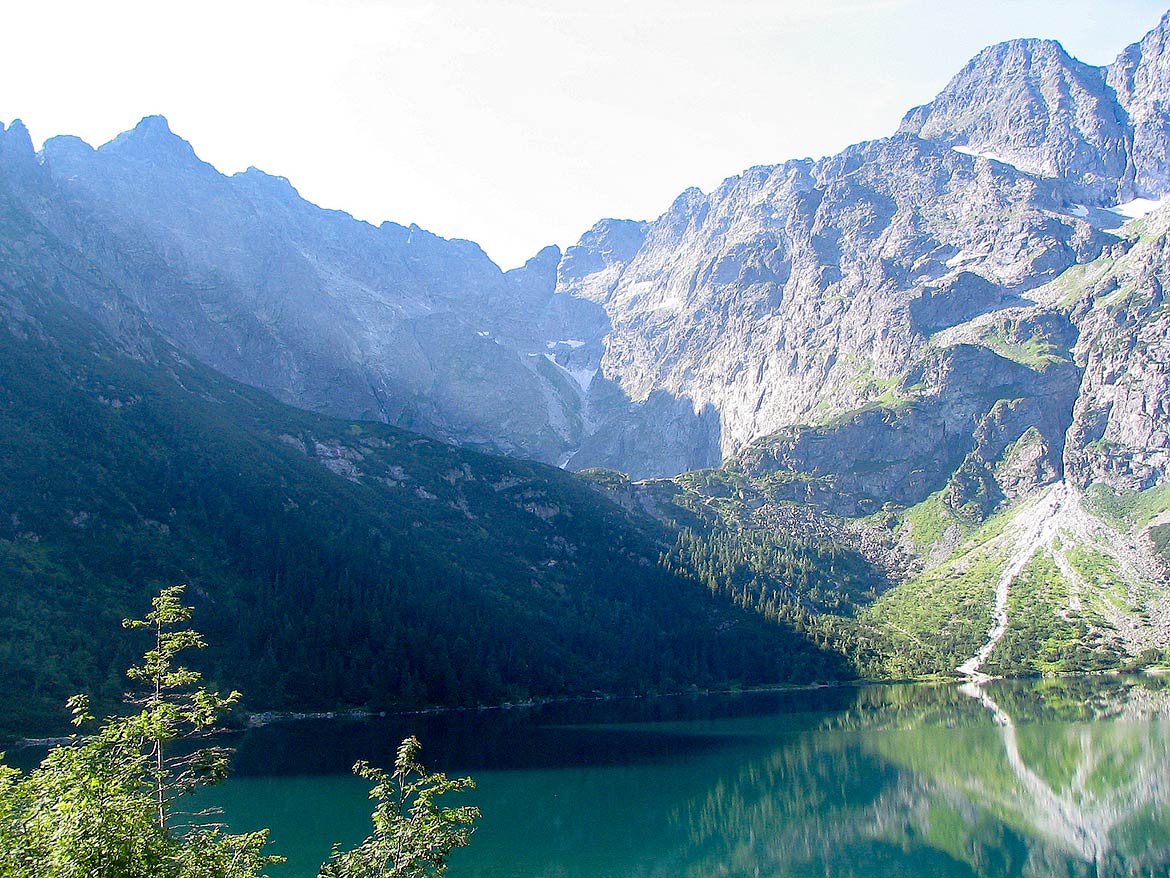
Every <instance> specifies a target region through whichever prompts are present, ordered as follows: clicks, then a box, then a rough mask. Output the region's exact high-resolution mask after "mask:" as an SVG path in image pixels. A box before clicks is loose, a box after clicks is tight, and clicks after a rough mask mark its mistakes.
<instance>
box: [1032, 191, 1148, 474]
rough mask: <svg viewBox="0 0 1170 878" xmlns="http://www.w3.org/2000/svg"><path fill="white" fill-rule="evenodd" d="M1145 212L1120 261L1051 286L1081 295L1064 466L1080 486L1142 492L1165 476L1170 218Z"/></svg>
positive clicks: (1104, 262)
mask: <svg viewBox="0 0 1170 878" xmlns="http://www.w3.org/2000/svg"><path fill="white" fill-rule="evenodd" d="M1168 213H1170V212H1168V211H1167V210H1166V209H1163V210H1160V211H1158V212H1157V213H1156V214H1152V215H1151V216H1150V217H1149V218H1148V219H1147V221H1146V223H1145V228H1144V234H1143V235H1142V237H1141V238H1140V239H1138V240H1137V241H1136V243H1134V244H1133V246H1132V248H1131V249H1129V250H1128V252H1125V253H1124V255H1120V256H1117V257H1116V258H1115V257H1114V256H1113V255H1111V256H1109V257H1106V258H1103V259H1101V260H1099V261H1098V262H1097V263H1095V264H1093V265H1091V266H1088V267H1087V269H1086V270H1085V271H1084V272H1080V273H1078V274H1079V276H1078V277H1076V278H1070V279H1069V280H1068V282H1066V283H1065V284H1062V285H1053V286H1054V288H1053V289H1052V290H1051V294H1052V296H1053V297H1055V296H1064V297H1066V298H1068V297H1073V296H1075V297H1078V298H1077V299H1076V306H1075V312H1074V313H1075V314H1076V316H1077V318H1078V322H1079V324H1080V337H1079V339H1078V341H1077V344H1076V348H1075V355H1076V359H1077V362H1078V363H1080V364H1082V366H1083V370H1084V378H1083V381H1082V384H1081V388H1080V393H1079V395H1078V398H1077V401H1076V408H1075V411H1074V421H1073V425H1072V429H1071V430H1070V431H1069V435H1068V447H1067V449H1066V452H1065V468H1066V471H1067V473H1068V476H1069V478H1070V479H1072V480H1074V481H1076V482H1077V483H1079V484H1081V485H1088V484H1091V483H1093V482H1106V483H1108V484H1110V485H1112V486H1113V487H1114V488H1121V489H1131V490H1141V489H1145V488H1149V487H1152V486H1154V485H1156V484H1162V483H1165V482H1166V481H1167V480H1168V479H1170V308H1168V307H1167V303H1166V301H1165V289H1166V286H1167V284H1170V262H1168V260H1170V236H1168V233H1170V215H1167V214H1168Z"/></svg>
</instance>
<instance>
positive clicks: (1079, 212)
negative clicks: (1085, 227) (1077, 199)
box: [1069, 204, 1089, 219]
mask: <svg viewBox="0 0 1170 878" xmlns="http://www.w3.org/2000/svg"><path fill="white" fill-rule="evenodd" d="M1069 213H1071V214H1072V215H1073V216H1075V217H1080V218H1081V219H1088V217H1089V208H1087V207H1085V206H1084V205H1083V204H1074V205H1073V206H1072V209H1071V210H1069Z"/></svg>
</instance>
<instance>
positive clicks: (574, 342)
mask: <svg viewBox="0 0 1170 878" xmlns="http://www.w3.org/2000/svg"><path fill="white" fill-rule="evenodd" d="M560 344H567V345H568V346H569V347H571V348H573V349H574V350H576V349H577V348H579V347H583V346H584V344H585V342H583V341H581V339H579V338H562V339H560V340H559V341H550V342H546V343H545V347H546V348H548V349H549V350H550V351H551V350H552V349H553V348H555V347H556V346H557V345H560Z"/></svg>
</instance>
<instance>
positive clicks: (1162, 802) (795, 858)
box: [676, 680, 1170, 878]
mask: <svg viewBox="0 0 1170 878" xmlns="http://www.w3.org/2000/svg"><path fill="white" fill-rule="evenodd" d="M823 732H824V734H818V735H810V736H804V737H801V738H798V739H797V740H795V741H787V742H784V743H783V744H780V745H779V746H776V747H775V748H773V749H772V750H771V751H770V752H769V753H768V754H767V755H765V756H762V757H758V758H756V759H753V760H751V761H749V762H746V763H745V764H744V765H742V766H741V768H740V769H739V771H738V772H737V773H736V774H735V776H734V777H731V778H726V779H722V780H720V781H719V782H718V783H716V784H715V785H714V786H713V787H712V789H711V790H710V791H709V792H708V793H707V794H706V795H705V796H704V797H702V798H700V799H696V800H694V801H692V802H689V803H688V804H687V805H686V806H685V808H683V809H682V810H680V811H679V812H678V814H677V816H676V819H677V820H678V821H679V822H680V824H682V825H685V827H686V828H687V832H688V838H689V841H690V843H691V845H692V848H693V852H692V855H691V864H690V866H689V868H688V871H687V874H689V875H694V876H701V875H702V876H710V875H735V876H756V875H760V876H763V875H776V876H781V875H784V876H788V875H791V876H798V875H801V876H803V875H833V876H842V878H844V876H878V875H934V876H952V875H953V876H972V875H974V876H1017V875H1018V876H1037V878H1039V876H1082V875H1083V876H1094V878H1106V876H1135V875H1142V876H1165V875H1168V874H1170V815H1168V814H1167V807H1166V806H1167V803H1168V802H1170V797H1168V791H1170V758H1168V757H1170V696H1168V694H1167V691H1166V689H1165V686H1164V684H1163V683H1162V681H1160V680H1143V681H1139V682H1131V683H1127V684H1122V685H1117V686H1108V687H1102V686H1101V684H1100V683H1099V682H1096V681H1088V680H1085V681H1067V680H1066V681H1044V682H1041V683H1035V682H1026V683H1021V682H999V683H993V684H990V685H986V686H973V685H967V686H962V687H953V686H947V687H943V686H932V687H874V688H872V689H862V690H860V691H859V694H858V701H857V704H856V705H855V706H854V707H853V708H852V709H851V710H849V711H847V712H846V713H844V714H843V715H841V716H839V717H835V718H832V719H830V720H828V721H827V722H826V724H825V727H824V729H823ZM833 732H837V734H832V733H833Z"/></svg>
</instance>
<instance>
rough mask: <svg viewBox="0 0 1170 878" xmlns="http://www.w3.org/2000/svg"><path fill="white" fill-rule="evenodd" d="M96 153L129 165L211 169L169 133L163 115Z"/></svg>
mask: <svg viewBox="0 0 1170 878" xmlns="http://www.w3.org/2000/svg"><path fill="white" fill-rule="evenodd" d="M98 152H99V153H102V154H103V155H107V156H115V157H117V158H119V159H123V160H127V161H131V162H146V163H150V164H154V165H175V166H202V167H204V168H209V169H210V168H211V166H210V165H207V164H206V163H204V162H203V161H202V160H200V158H199V157H198V156H197V155H195V150H194V149H193V148H192V146H191V144H189V143H188V142H187V141H185V140H184V139H183V138H181V137H179V136H178V135H177V134H175V133H174V132H173V131H171V126H170V125H169V124H168V123H167V120H166V118H164V117H163V116H146V117H145V118H143V119H142V121H141V122H139V123H138V124H137V125H135V126H134V127H133V128H132V129H130V130H129V131H126V132H123V133H122V134H119V135H118V136H117V137H115V138H114V139H113V140H111V141H110V142H109V143H107V144H105V145H103V146H101V147H100V148H99V149H98Z"/></svg>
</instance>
